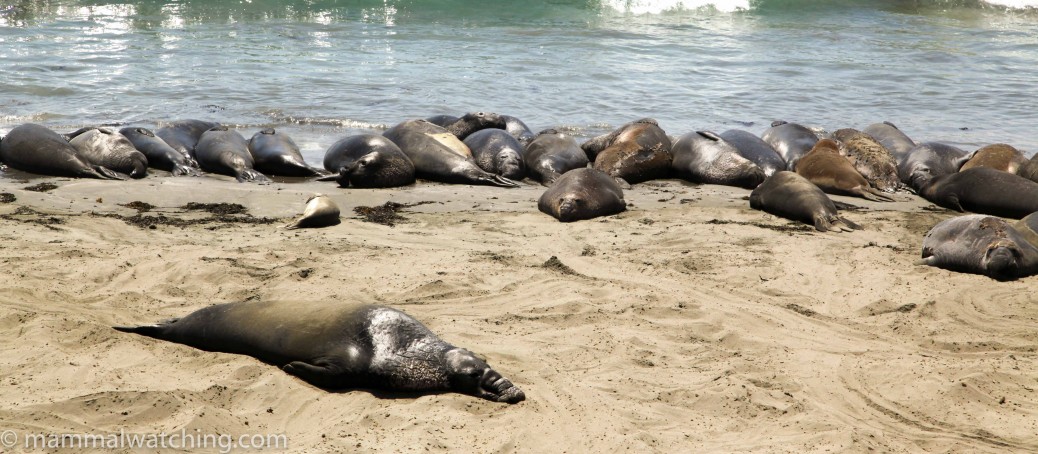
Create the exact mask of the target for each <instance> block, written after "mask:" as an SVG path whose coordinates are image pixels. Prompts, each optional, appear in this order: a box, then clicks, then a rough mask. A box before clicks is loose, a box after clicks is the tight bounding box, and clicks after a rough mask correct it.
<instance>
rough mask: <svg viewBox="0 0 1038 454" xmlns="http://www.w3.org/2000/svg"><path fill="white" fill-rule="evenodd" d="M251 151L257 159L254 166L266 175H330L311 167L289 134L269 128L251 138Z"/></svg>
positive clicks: (254, 159)
mask: <svg viewBox="0 0 1038 454" xmlns="http://www.w3.org/2000/svg"><path fill="white" fill-rule="evenodd" d="M249 153H251V154H252V159H253V161H255V164H253V167H254V168H255V169H256V170H258V171H260V172H262V173H263V174H265V175H280V176H285V177H316V176H324V175H328V172H325V171H324V170H321V169H315V168H313V167H310V165H309V164H307V163H306V161H305V160H304V159H303V154H302V153H300V152H299V146H298V145H296V143H295V141H293V140H292V138H291V137H289V136H288V135H287V134H284V133H281V132H278V131H276V130H274V128H267V129H264V130H262V131H260V132H257V133H256V134H253V136H252V138H251V139H249Z"/></svg>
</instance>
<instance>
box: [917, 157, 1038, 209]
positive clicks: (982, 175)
mask: <svg viewBox="0 0 1038 454" xmlns="http://www.w3.org/2000/svg"><path fill="white" fill-rule="evenodd" d="M919 195H920V196H922V197H923V198H924V199H926V200H929V201H930V202H932V203H935V204H937V205H940V206H942V207H945V208H948V209H951V210H958V211H969V212H972V213H980V214H989V215H993V216H1001V217H1004V218H1014V219H1020V218H1022V217H1024V216H1027V215H1029V214H1031V213H1034V212H1035V211H1038V183H1035V182H1033V181H1031V180H1028V179H1027V178H1024V177H1021V176H1019V175H1016V174H1013V173H1009V172H1003V171H1001V170H996V169H992V168H989V167H977V168H973V169H968V170H963V171H961V172H956V173H952V174H949V175H945V176H943V177H939V178H934V179H933V180H931V181H930V183H929V184H927V185H926V186H924V187H923V189H922V190H921V191H919Z"/></svg>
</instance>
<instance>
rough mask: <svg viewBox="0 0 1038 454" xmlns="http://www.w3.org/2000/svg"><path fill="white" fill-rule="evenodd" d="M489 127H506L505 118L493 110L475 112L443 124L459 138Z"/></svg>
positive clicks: (444, 127)
mask: <svg viewBox="0 0 1038 454" xmlns="http://www.w3.org/2000/svg"><path fill="white" fill-rule="evenodd" d="M487 128H494V129H505V120H504V119H503V118H501V116H500V115H498V114H496V113H493V112H473V113H467V114H465V115H462V116H461V118H459V119H457V120H455V121H454V122H451V123H447V124H445V125H443V129H446V130H447V131H448V132H450V133H451V134H454V135H455V136H456V137H457V138H458V140H465V138H466V137H468V136H470V135H471V134H472V133H474V132H476V131H480V130H483V129H487Z"/></svg>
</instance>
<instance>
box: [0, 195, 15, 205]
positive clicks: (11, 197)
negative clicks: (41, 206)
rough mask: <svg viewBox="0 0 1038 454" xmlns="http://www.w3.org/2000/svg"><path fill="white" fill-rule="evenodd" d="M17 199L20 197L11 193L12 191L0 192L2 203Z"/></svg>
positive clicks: (0, 201)
mask: <svg viewBox="0 0 1038 454" xmlns="http://www.w3.org/2000/svg"><path fill="white" fill-rule="evenodd" d="M15 200H18V198H17V197H15V196H14V194H11V193H10V192H0V203H11V202H14V201H15Z"/></svg>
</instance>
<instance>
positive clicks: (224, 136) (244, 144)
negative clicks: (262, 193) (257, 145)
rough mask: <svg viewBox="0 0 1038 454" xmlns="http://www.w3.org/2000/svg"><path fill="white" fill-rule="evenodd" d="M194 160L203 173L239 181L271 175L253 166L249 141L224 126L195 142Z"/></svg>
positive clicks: (259, 178) (258, 179) (256, 179)
mask: <svg viewBox="0 0 1038 454" xmlns="http://www.w3.org/2000/svg"><path fill="white" fill-rule="evenodd" d="M195 159H197V160H198V165H200V166H201V167H202V170H205V171H206V172H213V173H218V174H221V175H229V176H232V177H234V178H235V179H237V180H238V182H239V183H241V182H245V181H258V182H269V181H270V178H267V176H266V175H264V174H262V173H260V172H258V171H256V169H254V168H253V164H254V161H253V159H252V154H251V153H249V142H248V141H246V140H245V138H244V137H242V135H241V134H238V131H231V130H229V129H227V127H226V126H217V127H215V128H213V129H210V130H208V131H206V132H205V133H204V134H202V137H201V138H200V139H198V144H197V145H195Z"/></svg>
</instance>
